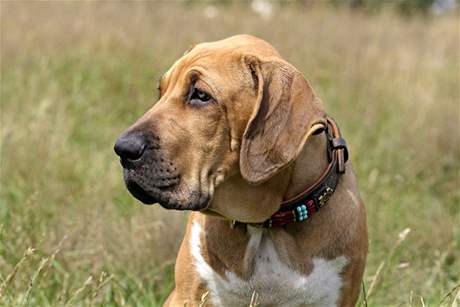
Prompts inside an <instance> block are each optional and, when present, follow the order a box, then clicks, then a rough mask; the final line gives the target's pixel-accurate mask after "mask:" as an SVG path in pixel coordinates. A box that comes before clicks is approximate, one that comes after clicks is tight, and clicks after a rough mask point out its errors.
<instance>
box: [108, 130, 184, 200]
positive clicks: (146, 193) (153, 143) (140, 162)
mask: <svg viewBox="0 0 460 307" xmlns="http://www.w3.org/2000/svg"><path fill="white" fill-rule="evenodd" d="M114 150H115V152H116V154H117V155H118V156H119V157H120V162H121V165H122V166H123V175H124V180H125V183H126V187H127V188H128V190H129V191H130V192H131V194H132V195H133V196H134V197H136V198H137V199H138V200H140V201H141V202H143V203H144V204H153V203H156V202H158V203H160V204H161V205H164V206H165V207H171V206H172V205H173V201H172V199H173V198H174V197H172V196H173V191H174V189H175V188H176V187H177V186H178V185H179V182H180V175H179V173H178V171H177V168H176V167H175V166H174V164H173V163H172V162H170V161H167V160H166V159H165V157H164V156H163V154H162V151H161V148H160V139H159V138H158V137H157V136H154V135H151V134H147V133H145V132H142V131H128V132H125V133H123V134H122V135H121V136H120V137H119V138H118V140H117V141H116V143H115V146H114Z"/></svg>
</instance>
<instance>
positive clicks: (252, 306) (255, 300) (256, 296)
mask: <svg viewBox="0 0 460 307" xmlns="http://www.w3.org/2000/svg"><path fill="white" fill-rule="evenodd" d="M256 306H259V293H257V292H256V291H255V290H254V292H252V296H251V302H250V303H249V307H256Z"/></svg>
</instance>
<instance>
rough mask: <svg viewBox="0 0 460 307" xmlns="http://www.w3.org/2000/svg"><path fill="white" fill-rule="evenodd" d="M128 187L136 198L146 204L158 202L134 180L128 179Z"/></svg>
mask: <svg viewBox="0 0 460 307" xmlns="http://www.w3.org/2000/svg"><path fill="white" fill-rule="evenodd" d="M126 187H127V188H128V191H129V192H130V193H131V195H133V196H134V197H135V198H136V199H138V200H139V201H141V202H142V203H143V204H144V205H152V204H154V203H156V202H157V201H156V199H155V198H154V197H153V196H151V195H150V194H148V193H147V192H146V191H145V190H144V189H143V188H141V186H140V185H138V184H137V183H136V182H134V181H128V180H127V181H126Z"/></svg>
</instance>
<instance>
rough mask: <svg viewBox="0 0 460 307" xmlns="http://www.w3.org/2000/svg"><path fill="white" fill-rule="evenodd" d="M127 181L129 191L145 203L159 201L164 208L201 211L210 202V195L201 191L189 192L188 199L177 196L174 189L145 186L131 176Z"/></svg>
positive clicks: (150, 203) (149, 203)
mask: <svg viewBox="0 0 460 307" xmlns="http://www.w3.org/2000/svg"><path fill="white" fill-rule="evenodd" d="M125 183H126V187H127V188H128V191H129V192H130V193H131V194H132V195H133V196H134V197H135V198H136V199H138V200H139V201H141V202H142V203H143V204H145V205H152V204H155V203H158V204H159V205H160V206H162V207H163V208H165V209H170V210H191V211H200V210H203V209H205V208H206V207H207V206H208V204H209V202H210V197H209V196H208V195H203V194H202V193H200V192H191V193H188V196H187V197H185V199H186V200H180V199H179V197H177V196H175V194H179V193H178V192H175V191H174V190H161V189H159V188H154V187H153V188H152V187H151V188H143V187H142V186H141V185H140V184H138V183H137V182H136V181H134V180H132V179H129V178H125ZM181 194H182V193H181Z"/></svg>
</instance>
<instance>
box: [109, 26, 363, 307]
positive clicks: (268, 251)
mask: <svg viewBox="0 0 460 307" xmlns="http://www.w3.org/2000/svg"><path fill="white" fill-rule="evenodd" d="M159 95H160V97H159V100H158V102H157V103H155V105H154V106H153V107H152V108H151V109H150V110H149V111H147V113H145V114H144V115H143V116H142V117H140V118H139V119H138V120H137V121H136V122H135V123H134V124H133V125H132V126H131V127H130V128H128V129H127V130H126V131H125V132H123V133H122V134H121V135H120V137H119V138H118V140H117V141H116V144H115V152H116V153H117V154H118V155H119V156H120V161H121V164H122V166H123V174H124V181H125V183H126V186H127V188H128V190H129V191H130V192H131V194H132V195H133V196H134V197H136V198H137V199H138V200H140V201H141V202H143V203H145V204H154V203H159V204H160V205H161V206H163V207H164V208H166V209H176V210H190V211H191V213H190V215H189V218H188V224H187V227H186V232H185V236H184V238H183V241H182V244H181V247H180V250H179V253H178V256H177V260H176V266H175V289H174V290H173V291H172V293H171V294H170V295H169V297H168V299H167V301H166V303H165V306H188V307H190V306H248V305H249V304H250V303H251V302H252V304H254V305H257V306H354V305H355V304H356V302H357V299H358V296H359V293H360V289H361V283H362V278H363V271H364V268H365V262H366V255H367V248H368V238H367V224H366V213H365V208H364V205H363V202H362V200H361V197H360V195H359V192H358V188H357V183H356V178H355V175H354V172H353V169H352V166H351V163H350V162H349V161H347V159H348V150H347V147H346V143H345V141H344V139H343V138H342V137H341V135H340V131H339V129H338V126H337V124H336V123H335V121H334V120H333V119H332V118H330V117H328V115H327V114H326V113H325V110H324V107H323V104H322V102H321V100H320V99H319V98H318V97H317V96H316V94H315V92H314V91H313V89H312V87H311V86H310V84H309V83H308V81H306V79H305V78H304V77H303V75H302V74H301V73H300V72H299V71H298V70H297V69H296V68H295V67H293V66H292V65H291V64H290V63H288V62H287V61H285V60H284V59H283V58H282V57H281V56H280V54H279V53H278V52H277V51H276V50H275V49H274V47H272V46H271V45H270V44H269V43H267V42H265V41H264V40H261V39H259V38H256V37H253V36H249V35H237V36H233V37H230V38H227V39H224V40H220V41H216V42H208V43H201V44H198V45H194V46H192V47H191V48H190V49H189V50H187V51H186V52H185V54H184V55H183V56H182V57H181V58H180V59H179V60H177V61H176V62H175V63H174V64H173V65H172V67H171V68H170V69H169V70H168V71H167V72H166V73H165V74H164V75H163V76H162V77H161V79H160V82H159Z"/></svg>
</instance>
